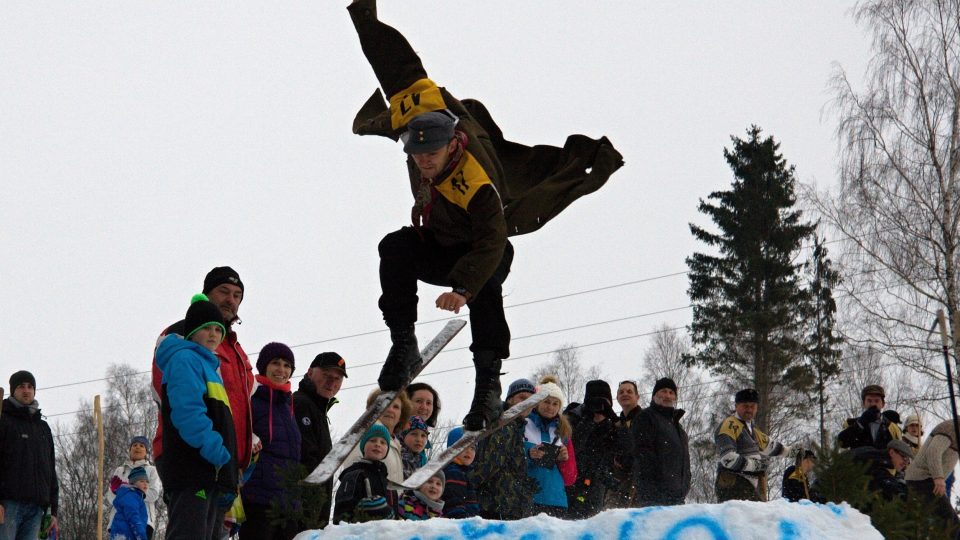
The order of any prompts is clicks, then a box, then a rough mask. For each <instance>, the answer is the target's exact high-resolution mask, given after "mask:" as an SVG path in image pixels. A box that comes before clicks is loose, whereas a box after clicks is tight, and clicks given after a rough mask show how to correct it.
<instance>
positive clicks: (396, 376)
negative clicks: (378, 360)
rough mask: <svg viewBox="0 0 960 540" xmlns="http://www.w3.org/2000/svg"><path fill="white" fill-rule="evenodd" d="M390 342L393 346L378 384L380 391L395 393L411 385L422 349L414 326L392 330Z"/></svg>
mask: <svg viewBox="0 0 960 540" xmlns="http://www.w3.org/2000/svg"><path fill="white" fill-rule="evenodd" d="M390 341H392V342H393V345H392V346H391V347H390V352H389V353H387V360H386V361H385V362H384V363H383V368H382V369H381V370H380V376H379V377H378V378H377V383H378V384H379V385H380V390H382V391H384V392H393V391H396V390H399V389H400V388H401V387H402V386H403V385H405V384H407V383H409V382H410V381H409V379H410V374H411V373H414V372H415V371H416V367H417V365H418V364H419V363H420V361H421V360H420V349H418V348H417V336H416V334H414V332H413V326H412V325H411V326H407V327H404V328H391V329H390Z"/></svg>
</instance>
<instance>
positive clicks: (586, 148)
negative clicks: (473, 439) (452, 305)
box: [348, 0, 623, 293]
mask: <svg viewBox="0 0 960 540" xmlns="http://www.w3.org/2000/svg"><path fill="white" fill-rule="evenodd" d="M348 10H349V11H350V15H351V17H352V19H353V23H354V26H355V27H356V29H357V35H358V36H359V38H360V44H361V47H362V48H363V52H364V54H365V55H366V57H367V60H368V61H369V62H370V65H371V67H373V70H374V73H375V74H376V76H377V79H378V80H379V81H380V85H381V87H382V88H383V90H384V92H385V93H386V94H387V96H388V97H389V103H388V102H387V101H385V100H384V98H383V94H381V93H380V91H379V90H376V91H375V92H374V93H373V95H371V96H370V98H369V99H367V102H366V103H365V104H364V105H363V107H361V109H360V111H359V112H358V113H357V116H356V118H355V119H354V123H353V131H354V133H357V134H359V135H381V136H384V137H389V138H391V139H393V140H397V139H398V138H399V137H400V134H401V133H403V131H404V129H405V126H406V123H407V122H408V121H409V120H411V119H412V118H414V117H416V116H417V115H418V114H422V113H425V112H429V111H431V110H437V109H444V108H445V109H448V110H450V111H451V112H452V113H454V114H455V115H456V116H457V117H458V118H459V119H460V122H459V124H458V125H457V129H459V130H462V131H463V132H464V133H466V134H467V136H468V142H467V148H466V151H467V152H468V153H469V154H470V155H471V156H473V158H475V159H476V161H477V163H479V165H480V166H481V167H482V169H483V171H484V172H485V173H486V176H487V177H488V178H489V179H490V181H491V182H492V184H493V186H494V187H496V193H497V195H498V196H499V199H500V200H501V202H502V203H503V210H502V214H503V219H504V221H505V233H506V236H515V235H520V234H526V233H529V232H532V231H535V230H537V229H539V228H540V227H542V226H543V225H544V224H546V223H547V221H549V220H550V219H552V218H553V217H554V216H556V215H557V214H559V213H560V212H561V211H562V210H563V209H564V208H566V207H567V206H568V205H569V204H570V203H572V202H573V201H575V200H576V199H578V198H579V197H581V196H583V195H585V194H587V193H592V192H593V191H596V190H597V189H599V188H600V187H601V186H602V185H603V184H604V183H605V182H606V181H607V179H608V178H609V177H610V175H611V174H613V173H614V172H615V171H616V170H617V169H619V168H620V167H621V166H622V165H623V159H622V157H621V155H620V153H619V152H617V151H616V150H615V149H614V148H613V146H612V145H611V144H610V141H609V140H607V139H606V138H605V137H602V138H600V139H599V140H594V139H591V138H589V137H586V136H584V135H571V136H569V137H568V138H567V141H566V143H565V144H564V146H563V148H557V147H555V146H547V145H537V146H533V147H530V146H525V145H522V144H519V143H515V142H511V141H508V140H506V139H504V137H503V132H502V131H501V130H500V128H499V127H498V126H497V124H496V123H495V122H494V121H493V118H492V117H491V115H490V114H489V112H488V111H487V109H486V107H484V105H483V104H482V103H480V102H479V101H476V100H470V99H465V100H463V101H460V100H458V99H457V98H455V97H454V96H452V95H451V94H450V93H449V92H447V91H446V89H445V88H442V87H438V86H436V85H435V84H434V83H433V81H430V80H429V79H428V78H427V73H426V71H425V70H424V68H423V64H422V63H421V61H420V58H419V57H418V56H417V55H416V53H415V52H414V51H413V48H412V47H411V46H410V44H409V43H408V42H407V40H406V39H405V38H404V37H403V36H402V35H401V34H400V33H399V32H397V30H396V29H394V28H392V27H390V26H388V25H386V24H384V23H382V22H380V21H379V20H378V19H377V14H376V2H375V1H374V0H361V1H360V2H357V3H354V4H351V5H350V6H349V8H348ZM408 171H409V175H410V183H411V187H412V189H413V191H414V195H416V191H417V186H419V185H420V174H419V171H418V170H417V168H416V166H415V165H414V164H413V163H412V160H408ZM448 202H449V201H448ZM444 206H451V205H444ZM452 206H456V205H452ZM489 208H490V205H489V204H485V205H483V207H482V210H481V211H483V212H489ZM465 210H466V211H467V212H468V213H469V212H470V211H471V210H472V209H470V208H467V209H465ZM434 211H436V210H434ZM463 218H464V216H459V219H454V220H452V221H453V222H455V223H457V224H459V225H460V226H462V227H463V228H461V229H459V231H457V232H450V231H445V234H447V235H449V238H451V239H452V238H457V237H459V238H463V239H464V240H466V241H472V242H473V243H474V245H475V246H476V247H477V248H478V249H482V250H483V251H484V252H485V253H484V256H479V257H476V258H475V259H474V262H473V263H472V265H473V266H474V267H475V268H476V273H477V274H479V275H480V276H479V277H482V279H477V278H475V277H473V276H471V281H472V282H475V283H476V282H478V283H480V285H482V284H483V283H485V282H486V280H487V279H489V277H490V275H491V274H492V273H493V271H494V269H495V268H496V265H497V264H498V263H499V259H500V256H501V255H502V243H505V242H506V238H505V237H504V238H503V239H502V240H500V239H499V238H495V235H494V233H492V232H491V231H490V230H477V229H469V230H468V229H467V228H465V227H466V225H467V223H468V221H469V220H467V219H463ZM432 219H434V218H433V217H431V220H432ZM483 219H486V220H487V221H486V222H485V223H487V224H488V229H498V228H499V223H493V220H496V219H497V218H496V217H489V216H487V217H484V218H483ZM476 221H479V220H478V219H475V220H474V223H471V225H476ZM439 226H440V224H439V223H436V222H434V225H431V228H435V227H439ZM441 238H442V237H441ZM441 242H443V240H442V239H441ZM496 242H501V247H500V252H499V254H498V253H497V250H496V247H495V245H494V244H495V243H496ZM478 244H482V245H478ZM468 255H469V254H468ZM495 255H496V256H495ZM494 258H495V259H496V260H493V259H494ZM458 270H459V271H460V272H463V270H465V269H464V268H462V267H460V268H455V269H454V273H456V272H457V271H458ZM450 277H451V281H452V282H455V283H457V284H460V285H463V286H464V287H466V288H467V289H468V290H470V291H471V292H473V293H475V292H476V291H477V290H478V289H474V288H472V287H471V286H470V285H468V284H467V283H464V282H463V280H464V277H463V276H462V275H461V276H455V275H453V274H451V276H450Z"/></svg>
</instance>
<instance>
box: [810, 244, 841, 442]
mask: <svg viewBox="0 0 960 540" xmlns="http://www.w3.org/2000/svg"><path fill="white" fill-rule="evenodd" d="M838 283H840V274H839V273H838V272H837V271H836V270H834V269H833V267H832V263H831V261H830V259H829V258H828V257H827V248H826V247H825V246H824V241H823V239H822V238H820V237H818V236H816V235H815V236H814V239H813V257H812V261H811V276H810V287H809V289H810V296H811V299H812V306H811V307H812V310H813V312H812V319H813V320H812V321H811V327H812V328H811V331H810V334H809V337H808V338H807V351H806V352H807V358H808V360H809V362H810V365H811V367H812V368H813V371H814V373H815V374H816V378H817V380H816V392H817V404H818V405H819V407H820V411H819V419H820V446H821V447H824V446H826V445H827V430H826V426H825V425H824V417H825V414H826V411H825V408H826V405H827V400H828V398H827V396H826V385H827V382H828V381H829V380H830V379H831V378H833V377H836V376H837V375H839V374H840V355H841V351H840V348H839V347H840V344H841V343H842V342H843V339H842V338H841V337H840V336H839V335H837V334H836V332H835V331H834V326H835V323H836V319H835V318H834V317H835V315H836V312H837V303H836V302H835V301H834V299H833V287H835V286H836V285H837V284H838Z"/></svg>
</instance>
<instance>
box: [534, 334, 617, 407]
mask: <svg viewBox="0 0 960 540" xmlns="http://www.w3.org/2000/svg"><path fill="white" fill-rule="evenodd" d="M546 375H553V376H554V377H556V378H557V385H558V386H559V387H560V389H561V390H563V393H564V394H565V395H566V396H567V403H566V404H565V405H567V404H570V403H579V402H580V400H581V399H583V393H584V390H586V386H587V381H592V380H594V379H602V378H603V377H602V375H601V372H600V366H597V365H593V366H584V365H583V362H581V361H580V352H579V351H578V350H577V348H576V345H573V344H570V343H564V344H563V345H561V346H560V348H559V349H557V350H556V351H554V352H553V358H552V359H551V360H550V361H549V362H547V363H546V364H543V365H542V366H540V367H539V368H537V370H536V371H534V372H533V375H531V376H530V377H531V379H532V380H533V383H534V384H537V382H539V381H540V379H541V378H543V377H544V376H546Z"/></svg>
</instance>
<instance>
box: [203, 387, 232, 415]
mask: <svg viewBox="0 0 960 540" xmlns="http://www.w3.org/2000/svg"><path fill="white" fill-rule="evenodd" d="M207 395H208V396H210V398H211V399H215V400H217V401H219V402H221V403H223V404H224V405H226V406H227V409H230V397H229V396H227V389H226V388H224V387H223V385H222V384H220V383H217V382H213V381H207Z"/></svg>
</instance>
